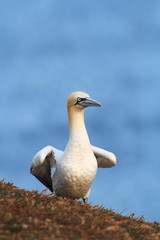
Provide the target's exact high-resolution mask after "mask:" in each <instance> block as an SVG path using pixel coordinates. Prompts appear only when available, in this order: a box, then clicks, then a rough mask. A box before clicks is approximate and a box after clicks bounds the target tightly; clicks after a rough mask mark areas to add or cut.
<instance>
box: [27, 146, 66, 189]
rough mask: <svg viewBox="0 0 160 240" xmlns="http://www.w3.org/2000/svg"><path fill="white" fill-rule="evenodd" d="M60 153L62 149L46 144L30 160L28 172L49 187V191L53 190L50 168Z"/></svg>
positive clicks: (53, 165)
mask: <svg viewBox="0 0 160 240" xmlns="http://www.w3.org/2000/svg"><path fill="white" fill-rule="evenodd" d="M62 154H63V152H62V151H60V150H58V149H56V148H53V147H52V146H47V147H45V148H43V149H41V150H40V151H39V152H38V153H37V154H36V155H35V156H34V158H33V160H32V164H31V167H30V173H31V174H32V175H34V176H35V177H36V178H37V179H38V180H39V181H40V182H41V183H43V184H44V185H45V186H46V187H47V188H48V189H50V191H51V192H53V188H52V179H51V170H52V169H53V168H55V167H56V162H57V161H58V160H59V158H60V157H61V156H62Z"/></svg>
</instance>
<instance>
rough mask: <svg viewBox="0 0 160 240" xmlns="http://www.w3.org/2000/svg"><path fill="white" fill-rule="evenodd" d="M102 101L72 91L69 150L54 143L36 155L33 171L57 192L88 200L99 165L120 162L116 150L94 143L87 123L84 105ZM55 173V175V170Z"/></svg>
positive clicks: (93, 104) (94, 104) (92, 104)
mask: <svg viewBox="0 0 160 240" xmlns="http://www.w3.org/2000/svg"><path fill="white" fill-rule="evenodd" d="M90 106H95V107H100V106H101V104H100V103H98V102H97V101H95V100H93V99H91V98H90V97H89V95H88V94H86V93H84V92H74V93H72V94H71V95H70V96H69V98H68V101H67V108H68V121H69V141H68V144H67V146H66V149H65V151H64V152H63V151H60V150H58V149H56V148H54V147H52V146H47V147H45V148H43V149H42V150H40V151H39V152H38V153H37V154H36V155H35V156H34V158H33V160H32V164H31V168H30V172H31V174H33V175H34V176H35V177H36V178H38V180H39V181H41V182H42V183H43V184H44V185H45V186H46V187H47V188H49V189H50V190H51V191H52V192H54V193H55V194H56V195H57V196H62V197H66V198H70V199H80V198H82V199H83V201H84V202H87V200H88V197H89V194H90V188H91V185H92V182H93V180H94V178H95V176H96V172H97V168H98V167H99V168H110V167H113V166H115V165H116V157H115V155H114V154H113V153H111V152H108V151H106V150H103V149H101V148H98V147H94V146H92V145H91V144H90V141H89V137H88V134H87V131H86V127H85V123H84V108H86V107H90ZM54 168H55V173H54V174H53V176H52V177H51V170H52V169H54Z"/></svg>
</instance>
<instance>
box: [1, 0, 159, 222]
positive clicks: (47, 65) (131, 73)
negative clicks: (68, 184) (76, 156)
mask: <svg viewBox="0 0 160 240" xmlns="http://www.w3.org/2000/svg"><path fill="white" fill-rule="evenodd" d="M159 76H160V1H158V0H157V1H156V0H155V1H148V0H141V1H139V0H135V1H134V2H130V1H127V0H123V1H117V0H112V1H107V0H101V1H95V0H88V1H85V0H81V1H77V0H75V1H71V0H68V1H65V0H61V1H58V0H45V1H43V0H34V1H31V0H28V1H24V0H15V1H12V0H7V1H6V0H1V1H0V111H1V114H0V149H1V150H0V153H1V158H0V163H1V168H0V179H4V180H5V181H6V182H8V181H10V182H13V183H14V184H15V185H17V186H18V187H20V188H25V189H27V190H36V189H38V190H39V191H41V190H42V189H44V187H43V185H42V184H41V183H40V182H38V180H37V179H36V178H34V177H33V176H32V175H30V173H29V167H30V162H31V160H32V158H33V156H34V154H35V153H36V152H37V151H38V150H39V149H41V148H43V147H44V146H46V145H48V144H49V145H53V146H54V147H56V148H59V149H62V150H63V149H64V148H65V146H66V144H67V141H68V123H67V112H66V99H67V97H68V95H69V94H70V93H71V92H73V91H77V90H81V91H85V92H87V93H89V94H90V96H91V97H92V98H94V99H96V100H97V101H99V102H101V103H102V105H103V107H102V108H88V109H86V111H85V120H86V126H87V130H88V133H89V136H90V140H91V143H92V144H93V145H95V146H99V147H102V148H104V149H107V150H109V151H112V152H114V153H115V154H116V156H117V166H116V167H115V168H111V169H100V170H99V171H98V174H97V177H96V179H95V181H94V184H93V186H92V191H91V195H90V199H89V201H90V202H91V203H92V204H93V205H97V204H99V205H103V206H104V207H105V208H111V209H114V210H115V211H117V212H119V213H121V212H123V214H124V215H129V214H131V213H133V212H134V213H135V214H136V215H137V216H139V217H140V216H142V215H144V217H145V220H147V221H160V208H159V207H160V206H159V204H160V191H159V190H160V182H159V175H160V163H159V156H160V137H159V132H160V107H159V102H160V79H159Z"/></svg>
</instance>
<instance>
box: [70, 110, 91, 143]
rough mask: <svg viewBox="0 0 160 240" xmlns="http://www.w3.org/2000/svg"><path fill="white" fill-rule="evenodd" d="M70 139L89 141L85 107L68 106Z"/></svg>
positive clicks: (81, 141)
mask: <svg viewBox="0 0 160 240" xmlns="http://www.w3.org/2000/svg"><path fill="white" fill-rule="evenodd" d="M68 121H69V133H70V140H71V141H72V142H73V141H75V142H80V143H89V138H88V134H87V131H86V127H85V123H84V109H79V108H74V107H72V108H68Z"/></svg>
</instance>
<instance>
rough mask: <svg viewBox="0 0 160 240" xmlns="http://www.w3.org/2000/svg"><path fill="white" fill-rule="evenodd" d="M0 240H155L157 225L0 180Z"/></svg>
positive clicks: (159, 230)
mask: <svg viewBox="0 0 160 240" xmlns="http://www.w3.org/2000/svg"><path fill="white" fill-rule="evenodd" d="M0 239H1V240H2V239H3V240H6V239H9V240H12V239H13V240H22V239H26V240H41V239H42V240H52V239H69V240H77V239H83V240H87V239H88V240H89V239H96V240H99V239H103V240H132V239H135V240H159V239H160V225H159V223H157V222H154V223H147V222H145V221H143V220H142V219H137V218H136V217H135V216H134V214H133V215H132V216H130V217H124V216H121V215H120V214H117V213H115V212H113V211H110V210H104V209H102V208H100V207H98V206H95V207H92V206H90V205H88V204H83V203H81V202H78V201H73V200H68V199H62V198H58V197H53V196H52V197H50V196H49V195H43V194H38V193H37V192H36V191H32V192H29V191H25V190H20V189H18V188H17V187H15V186H13V185H12V184H10V183H4V182H3V181H1V182H0Z"/></svg>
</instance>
